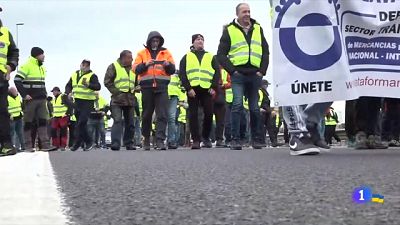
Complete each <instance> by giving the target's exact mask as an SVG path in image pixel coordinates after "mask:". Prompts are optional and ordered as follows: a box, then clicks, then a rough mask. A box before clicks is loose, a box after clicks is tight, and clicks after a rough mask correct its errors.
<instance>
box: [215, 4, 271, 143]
mask: <svg viewBox="0 0 400 225" xmlns="http://www.w3.org/2000/svg"><path fill="white" fill-rule="evenodd" d="M236 15H237V18H236V19H234V20H233V21H232V22H231V23H230V24H228V25H227V26H226V28H224V30H223V33H222V37H221V39H220V43H219V46H218V53H217V58H218V61H219V62H220V63H221V65H222V67H223V68H224V69H225V70H226V71H227V72H228V73H229V74H230V75H231V81H232V91H233V103H232V142H231V149H232V150H241V149H242V144H241V143H240V123H241V120H240V116H241V113H242V110H243V96H244V95H245V96H247V98H248V101H249V109H250V124H251V125H250V126H251V136H252V146H253V148H255V149H260V148H262V143H261V129H260V124H261V123H260V121H261V120H260V108H259V106H258V98H259V96H258V90H259V89H260V87H261V81H262V77H263V76H264V75H265V74H266V71H267V68H268V63H269V50H268V43H267V41H266V40H265V37H264V33H263V29H262V28H261V26H260V24H258V23H257V22H256V21H255V20H254V19H252V18H251V17H250V7H249V5H248V4H246V3H240V4H239V5H237V6H236Z"/></svg>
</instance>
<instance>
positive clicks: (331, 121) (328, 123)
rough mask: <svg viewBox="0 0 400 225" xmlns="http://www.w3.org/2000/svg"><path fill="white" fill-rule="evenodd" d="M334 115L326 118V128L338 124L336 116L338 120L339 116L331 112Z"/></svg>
mask: <svg viewBox="0 0 400 225" xmlns="http://www.w3.org/2000/svg"><path fill="white" fill-rule="evenodd" d="M330 113H331V114H332V116H331V117H329V118H328V117H327V116H325V126H335V125H336V124H337V122H336V120H335V116H336V118H337V114H336V113H335V112H333V113H332V112H330Z"/></svg>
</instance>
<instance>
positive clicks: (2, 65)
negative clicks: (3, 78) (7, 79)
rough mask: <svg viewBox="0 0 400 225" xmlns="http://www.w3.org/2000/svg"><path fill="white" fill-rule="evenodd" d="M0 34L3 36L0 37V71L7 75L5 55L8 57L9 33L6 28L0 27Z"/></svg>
mask: <svg viewBox="0 0 400 225" xmlns="http://www.w3.org/2000/svg"><path fill="white" fill-rule="evenodd" d="M0 32H1V33H2V34H3V35H1V36H0V43H1V45H2V46H1V48H0V71H2V72H3V73H4V74H5V73H7V68H6V65H7V55H8V46H10V31H9V30H8V28H6V27H0Z"/></svg>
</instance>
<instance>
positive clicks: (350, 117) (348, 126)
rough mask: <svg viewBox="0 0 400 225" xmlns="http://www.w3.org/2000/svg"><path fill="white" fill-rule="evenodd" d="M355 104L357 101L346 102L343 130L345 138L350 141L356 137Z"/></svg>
mask: <svg viewBox="0 0 400 225" xmlns="http://www.w3.org/2000/svg"><path fill="white" fill-rule="evenodd" d="M356 103H357V100H349V101H346V109H345V130H346V135H347V138H348V139H350V140H352V139H354V138H355V136H356V128H357V124H356Z"/></svg>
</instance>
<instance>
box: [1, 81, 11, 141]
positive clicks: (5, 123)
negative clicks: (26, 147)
mask: <svg viewBox="0 0 400 225" xmlns="http://www.w3.org/2000/svg"><path fill="white" fill-rule="evenodd" d="M0 75H1V76H4V74H2V73H0ZM7 86H8V85H7ZM7 86H3V87H0V121H1V123H0V143H1V145H2V146H5V147H11V146H12V143H11V136H10V115H9V114H8V101H7V96H8V87H7Z"/></svg>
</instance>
